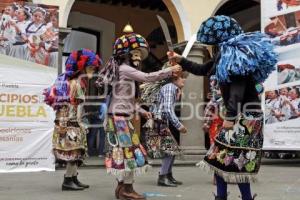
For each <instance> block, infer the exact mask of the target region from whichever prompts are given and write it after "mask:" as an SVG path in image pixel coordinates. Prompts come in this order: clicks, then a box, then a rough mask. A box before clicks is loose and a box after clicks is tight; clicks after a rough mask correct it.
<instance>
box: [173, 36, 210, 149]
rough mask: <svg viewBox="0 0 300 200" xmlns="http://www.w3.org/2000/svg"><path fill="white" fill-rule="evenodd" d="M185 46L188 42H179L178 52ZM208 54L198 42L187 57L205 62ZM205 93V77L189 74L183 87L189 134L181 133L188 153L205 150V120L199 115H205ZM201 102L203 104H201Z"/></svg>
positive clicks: (182, 144)
mask: <svg viewBox="0 0 300 200" xmlns="http://www.w3.org/2000/svg"><path fill="white" fill-rule="evenodd" d="M185 46H186V42H183V43H180V44H177V45H176V47H177V48H178V52H180V51H182V50H183V49H184V47H185ZM176 47H175V48H176ZM207 56H208V51H207V49H206V48H205V47H204V46H202V45H200V44H199V43H197V42H196V43H195V44H194V46H193V47H192V49H191V51H190V53H189V54H188V57H187V58H188V59H189V60H192V61H194V62H197V63H203V62H204V61H205V60H206V58H207ZM205 95H206V94H205V93H204V77H201V76H195V75H193V74H189V76H188V77H187V80H186V82H185V86H184V89H183V97H182V104H183V105H182V107H181V117H182V118H183V121H182V123H183V124H184V126H185V127H186V128H187V129H188V134H186V135H185V134H181V136H180V138H181V139H180V140H181V146H182V148H183V149H185V153H186V154H190V153H191V154H202V153H204V152H205V147H204V133H203V130H202V125H203V120H201V119H199V116H200V117H201V116H203V111H204V106H203V104H201V103H203V102H204V99H205ZM199 104H201V105H202V106H199ZM197 116H198V117H197ZM185 118H186V119H185Z"/></svg>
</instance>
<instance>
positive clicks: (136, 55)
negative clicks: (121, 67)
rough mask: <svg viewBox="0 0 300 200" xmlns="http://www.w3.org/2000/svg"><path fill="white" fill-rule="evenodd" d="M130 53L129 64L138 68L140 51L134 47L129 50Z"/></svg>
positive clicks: (140, 58) (140, 59)
mask: <svg viewBox="0 0 300 200" xmlns="http://www.w3.org/2000/svg"><path fill="white" fill-rule="evenodd" d="M130 55H131V58H130V62H131V64H132V65H133V66H134V67H136V68H139V67H140V65H141V63H142V52H141V51H140V50H138V49H135V50H132V51H131V52H130Z"/></svg>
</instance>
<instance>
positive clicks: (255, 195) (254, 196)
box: [239, 194, 257, 200]
mask: <svg viewBox="0 0 300 200" xmlns="http://www.w3.org/2000/svg"><path fill="white" fill-rule="evenodd" d="M239 197H240V196H239ZM256 197H257V194H254V195H253V197H252V199H249V200H254V199H255V198H256ZM240 198H241V199H242V200H243V198H242V197H240Z"/></svg>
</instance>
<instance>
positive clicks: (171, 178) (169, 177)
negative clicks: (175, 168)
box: [167, 173, 182, 185]
mask: <svg viewBox="0 0 300 200" xmlns="http://www.w3.org/2000/svg"><path fill="white" fill-rule="evenodd" d="M167 178H168V179H169V181H170V182H171V183H174V184H176V185H182V182H181V181H177V180H176V179H175V178H174V177H173V174H172V173H169V174H167Z"/></svg>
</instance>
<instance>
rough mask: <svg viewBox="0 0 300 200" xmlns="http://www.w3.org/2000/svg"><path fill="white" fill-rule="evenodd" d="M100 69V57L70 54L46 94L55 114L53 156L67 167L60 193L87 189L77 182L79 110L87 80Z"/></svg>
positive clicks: (82, 135)
mask: <svg viewBox="0 0 300 200" xmlns="http://www.w3.org/2000/svg"><path fill="white" fill-rule="evenodd" d="M100 66H101V60H100V57H99V56H98V55H97V54H95V53H94V52H92V51H91V50H88V49H82V50H78V51H73V52H72V53H71V55H70V56H69V57H68V59H67V61H66V69H65V73H63V74H61V75H59V76H58V78H57V79H56V81H55V83H54V84H53V85H52V86H51V87H50V88H48V89H46V90H45V92H44V95H45V102H46V104H48V105H49V106H51V107H52V108H53V109H54V110H55V111H56V118H55V121H54V122H55V127H54V133H53V152H54V155H55V157H56V160H57V161H58V162H63V163H66V173H65V176H64V182H63V184H62V190H83V189H85V188H88V187H89V186H88V185H85V184H83V183H81V182H80V181H79V180H78V179H77V175H78V172H77V170H78V166H80V165H81V164H82V161H83V159H84V157H85V155H86V147H87V145H86V129H85V127H84V124H83V123H82V121H81V114H82V113H80V108H81V104H82V103H83V102H84V101H85V91H86V86H87V77H88V78H90V77H91V75H92V74H93V73H94V72H95V71H97V70H98V68H99V67H100Z"/></svg>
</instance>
